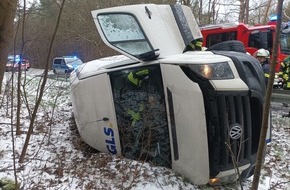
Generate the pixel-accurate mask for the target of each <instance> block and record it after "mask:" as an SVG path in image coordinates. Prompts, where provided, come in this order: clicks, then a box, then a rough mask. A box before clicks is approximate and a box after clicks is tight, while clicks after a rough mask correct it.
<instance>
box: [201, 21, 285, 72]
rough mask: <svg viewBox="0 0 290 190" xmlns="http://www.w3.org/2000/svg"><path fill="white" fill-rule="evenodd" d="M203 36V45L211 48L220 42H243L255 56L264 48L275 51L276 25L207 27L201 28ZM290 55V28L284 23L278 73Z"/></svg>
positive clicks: (232, 24)
mask: <svg viewBox="0 0 290 190" xmlns="http://www.w3.org/2000/svg"><path fill="white" fill-rule="evenodd" d="M200 29H201V33H202V35H203V44H204V46H206V47H210V46H212V45H214V44H217V43H219V42H223V41H228V40H239V41H241V42H242V43H243V44H244V46H245V48H246V51H247V52H248V53H250V54H251V55H253V53H255V52H256V51H257V50H258V49H260V48H264V49H267V50H269V51H270V52H271V54H272V49H273V44H274V38H275V32H276V25H275V22H273V20H271V22H269V24H268V25H260V26H248V25H246V24H243V23H228V24H217V25H207V26H203V27H201V28H200ZM289 54H290V27H289V28H288V23H283V25H282V31H281V37H280V45H279V47H278V58H277V65H276V68H275V71H276V72H278V71H279V68H280V63H281V62H282V61H283V60H284V58H285V57H287V56H288V55H289Z"/></svg>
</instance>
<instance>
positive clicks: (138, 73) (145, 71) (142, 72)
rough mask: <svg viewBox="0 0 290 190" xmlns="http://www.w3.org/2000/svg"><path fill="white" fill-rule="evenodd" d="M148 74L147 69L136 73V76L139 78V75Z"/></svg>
mask: <svg viewBox="0 0 290 190" xmlns="http://www.w3.org/2000/svg"><path fill="white" fill-rule="evenodd" d="M148 74H149V70H148V69H144V70H141V71H138V72H137V73H136V75H138V76H141V75H148Z"/></svg>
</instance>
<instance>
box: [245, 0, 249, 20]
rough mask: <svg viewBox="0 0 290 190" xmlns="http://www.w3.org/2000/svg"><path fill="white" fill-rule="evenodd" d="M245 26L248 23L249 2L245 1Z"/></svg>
mask: <svg viewBox="0 0 290 190" xmlns="http://www.w3.org/2000/svg"><path fill="white" fill-rule="evenodd" d="M244 23H245V24H248V23H249V0H245V20H244Z"/></svg>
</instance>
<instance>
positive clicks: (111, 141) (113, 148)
mask: <svg viewBox="0 0 290 190" xmlns="http://www.w3.org/2000/svg"><path fill="white" fill-rule="evenodd" d="M104 133H105V135H106V136H107V137H109V138H110V139H107V140H106V144H107V149H108V151H109V152H110V153H112V154H117V149H116V144H115V138H114V131H113V129H112V128H108V127H104Z"/></svg>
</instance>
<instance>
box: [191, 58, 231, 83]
mask: <svg viewBox="0 0 290 190" xmlns="http://www.w3.org/2000/svg"><path fill="white" fill-rule="evenodd" d="M188 67H189V68H190V69H191V70H192V71H193V72H195V73H196V74H197V75H199V76H201V77H202V78H206V79H209V80H220V79H233V78H234V74H233V72H232V70H231V67H230V65H229V64H228V63H227V62H220V63H210V64H194V65H188Z"/></svg>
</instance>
